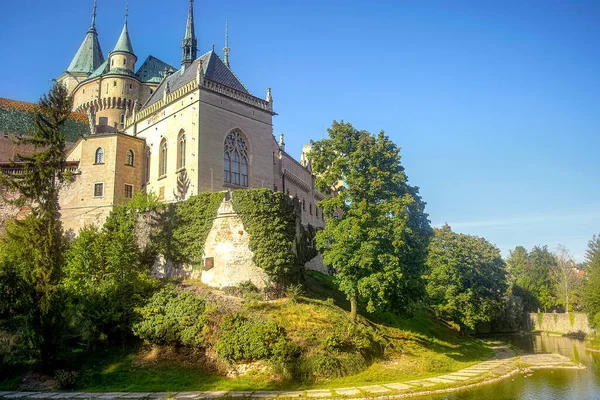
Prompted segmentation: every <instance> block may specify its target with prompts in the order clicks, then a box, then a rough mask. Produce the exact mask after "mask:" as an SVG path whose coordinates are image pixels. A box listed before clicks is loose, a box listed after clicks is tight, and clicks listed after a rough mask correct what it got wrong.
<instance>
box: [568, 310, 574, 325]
mask: <svg viewBox="0 0 600 400" xmlns="http://www.w3.org/2000/svg"><path fill="white" fill-rule="evenodd" d="M569 323H570V324H571V326H573V325H575V314H574V313H572V312H570V313H569Z"/></svg>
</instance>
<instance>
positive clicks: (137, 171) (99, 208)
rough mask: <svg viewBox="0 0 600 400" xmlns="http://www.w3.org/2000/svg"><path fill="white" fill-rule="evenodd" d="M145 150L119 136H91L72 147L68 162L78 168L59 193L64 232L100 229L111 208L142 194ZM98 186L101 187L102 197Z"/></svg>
mask: <svg viewBox="0 0 600 400" xmlns="http://www.w3.org/2000/svg"><path fill="white" fill-rule="evenodd" d="M144 149H145V144H144V141H143V140H141V139H138V138H136V137H132V136H128V135H124V134H121V133H114V134H97V135H91V136H89V137H88V138H86V139H80V140H79V141H78V142H77V143H76V144H75V146H73V148H72V149H71V151H70V152H69V154H68V155H67V161H70V162H78V168H77V169H76V170H75V171H74V175H73V176H74V180H73V182H72V183H71V184H69V185H66V186H65V187H64V188H63V189H62V190H61V193H60V205H61V215H62V220H63V226H64V228H65V229H66V230H69V229H70V230H73V231H74V232H78V231H79V230H80V229H81V228H83V227H84V226H85V225H102V224H103V223H104V221H105V220H106V217H108V214H109V213H110V211H111V210H112V209H113V206H114V205H116V204H119V203H120V202H122V201H124V199H126V198H128V197H131V196H133V195H134V194H135V193H136V192H139V191H144V190H145V182H144V179H143V170H144ZM99 151H101V152H102V159H101V160H98V159H97V157H98V153H99ZM128 153H130V154H129V158H128ZM131 155H133V157H132V158H131ZM97 161H101V162H97ZM97 185H101V186H102V190H101V193H100V191H99V190H98V189H99V188H98V187H97Z"/></svg>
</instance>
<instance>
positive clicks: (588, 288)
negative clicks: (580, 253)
mask: <svg viewBox="0 0 600 400" xmlns="http://www.w3.org/2000/svg"><path fill="white" fill-rule="evenodd" d="M585 260H586V263H587V266H586V280H585V283H584V286H583V299H584V305H585V308H586V310H587V313H588V316H589V320H590V322H591V324H592V325H593V326H595V327H596V329H598V328H599V327H600V290H599V288H600V235H599V236H596V235H594V236H593V237H592V240H590V241H589V243H588V249H587V251H586V253H585Z"/></svg>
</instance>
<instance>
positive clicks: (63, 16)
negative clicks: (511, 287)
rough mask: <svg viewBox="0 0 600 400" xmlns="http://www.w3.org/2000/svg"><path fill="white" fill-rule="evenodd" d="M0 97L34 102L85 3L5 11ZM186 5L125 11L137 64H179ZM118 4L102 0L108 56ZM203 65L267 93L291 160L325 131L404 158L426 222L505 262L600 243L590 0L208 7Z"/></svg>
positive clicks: (200, 22)
mask: <svg viewBox="0 0 600 400" xmlns="http://www.w3.org/2000/svg"><path fill="white" fill-rule="evenodd" d="M2 3H3V4H2V8H1V10H2V11H1V13H0V55H1V56H0V57H1V60H2V62H1V63H0V97H9V98H14V99H20V100H26V101H36V100H37V98H38V97H39V95H40V94H41V93H43V92H44V91H46V90H47V89H48V88H49V85H50V83H49V80H50V79H52V78H55V77H58V76H59V75H60V74H61V73H62V72H63V71H64V70H65V69H66V67H67V66H68V64H69V62H70V60H71V58H72V57H73V55H74V54H75V52H76V51H77V48H78V46H79V44H80V43H81V41H82V40H83V37H84V35H85V33H86V31H87V29H88V27H89V23H90V14H91V7H92V3H93V1H92V0H77V1H75V0H63V1H51V2H49V1H41V0H36V1H33V0H20V1H10V2H2ZM187 8H188V3H187V1H186V0H169V1H166V0H163V1H154V0H143V1H142V0H131V1H130V18H129V21H130V22H129V28H130V33H131V38H132V41H133V46H134V49H135V51H136V53H137V55H138V58H139V59H140V62H141V61H143V59H145V57H146V56H147V55H149V54H152V55H154V56H156V57H158V58H160V59H162V60H164V61H167V62H172V63H173V64H175V65H178V64H179V60H180V44H181V38H182V36H183V33H184V28H185V20H186V15H187ZM124 9H125V1H124V0H122V1H121V0H119V1H117V0H98V17H97V26H98V31H99V35H100V41H101V44H102V48H103V50H104V52H105V53H107V52H108V51H110V50H111V49H112V47H113V46H114V45H115V43H116V40H117V38H118V36H119V33H120V31H121V28H122V23H123V14H124ZM195 10H196V28H197V35H198V40H199V47H200V52H201V53H203V52H205V51H207V50H209V49H210V46H211V44H212V43H215V44H216V48H217V49H218V51H219V53H221V50H220V49H221V48H222V47H223V44H224V43H223V42H224V28H225V20H226V19H229V28H230V29H229V31H230V47H231V48H232V51H231V66H232V69H233V70H234V72H235V73H236V74H237V75H238V76H239V77H240V78H241V80H242V81H243V82H244V83H245V85H246V86H247V87H248V88H249V89H250V91H251V92H252V93H253V94H255V95H257V96H259V97H264V95H265V92H266V88H267V87H272V88H273V97H274V101H275V109H276V111H277V112H278V113H279V114H280V115H279V116H277V117H275V119H274V125H275V127H274V128H275V133H279V132H284V133H285V135H286V139H287V140H286V142H287V146H288V151H289V152H290V153H292V154H294V155H296V156H298V155H299V153H300V150H301V146H302V144H303V143H305V142H308V141H309V139H319V138H321V135H322V131H323V129H324V128H327V126H329V125H331V122H332V121H333V120H334V119H335V120H342V119H343V120H345V121H349V122H351V123H352V124H354V125H355V126H356V127H358V128H361V129H366V130H369V131H372V132H378V131H379V130H381V129H383V130H385V131H386V133H387V134H388V135H390V137H391V138H392V139H393V140H394V141H395V142H396V143H397V144H398V145H399V146H401V148H402V156H403V165H404V166H405V167H406V170H407V173H408V176H409V178H410V182H411V183H412V184H413V185H416V186H419V187H420V188H421V194H422V196H423V198H424V200H425V201H426V202H427V203H428V205H427V211H428V212H429V214H430V219H431V221H432V224H433V225H435V226H438V225H440V224H443V223H444V222H448V223H449V224H450V225H451V226H452V228H453V229H454V230H456V231H459V232H464V233H470V234H476V235H480V236H484V237H485V238H487V239H488V240H490V241H491V242H492V243H494V244H496V245H497V246H498V247H500V248H501V249H502V251H503V254H505V255H506V254H507V250H508V249H510V248H512V247H514V246H516V245H523V246H525V247H527V248H528V249H530V248H531V247H533V246H534V245H536V244H547V245H548V246H549V247H550V248H551V249H554V248H555V247H556V245H558V244H564V245H566V246H567V247H568V248H569V249H570V250H571V251H572V252H573V254H574V255H575V257H576V259H577V260H578V261H581V260H582V259H583V254H584V251H585V248H586V246H587V241H588V240H590V239H591V237H592V235H593V234H595V233H600V180H599V176H600V161H599V160H600V158H599V157H598V154H600V134H599V133H600V132H599V130H600V79H599V76H600V75H599V74H600V22H599V21H600V1H587V2H586V1H566V0H565V1H495V2H493V1H471V2H465V1H445V0H443V1H442V0H441V1H421V0H419V1H416V0H415V1H341V0H340V1H325V0H321V1H295V0H286V1H256V2H255V1H246V0H244V1H230V0H220V1H202V0H196V5H195Z"/></svg>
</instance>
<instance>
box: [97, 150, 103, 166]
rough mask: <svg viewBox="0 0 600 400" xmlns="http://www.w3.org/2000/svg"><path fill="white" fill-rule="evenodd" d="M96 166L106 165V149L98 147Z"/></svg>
mask: <svg viewBox="0 0 600 400" xmlns="http://www.w3.org/2000/svg"><path fill="white" fill-rule="evenodd" d="M95 160H96V164H104V149H103V148H102V147H98V148H97V149H96V159H95Z"/></svg>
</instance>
